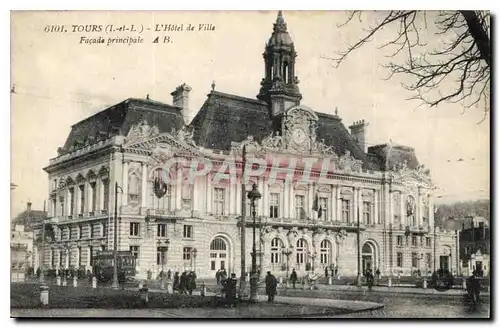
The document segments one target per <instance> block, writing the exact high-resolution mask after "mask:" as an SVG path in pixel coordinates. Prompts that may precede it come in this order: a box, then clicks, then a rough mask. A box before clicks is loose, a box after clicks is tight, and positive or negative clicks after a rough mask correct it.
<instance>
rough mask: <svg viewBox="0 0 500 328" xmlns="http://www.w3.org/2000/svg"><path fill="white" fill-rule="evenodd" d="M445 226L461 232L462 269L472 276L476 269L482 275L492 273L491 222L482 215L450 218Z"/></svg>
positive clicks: (445, 222) (462, 271)
mask: <svg viewBox="0 0 500 328" xmlns="http://www.w3.org/2000/svg"><path fill="white" fill-rule="evenodd" d="M443 228H444V229H448V230H455V231H457V232H458V234H459V254H460V271H461V273H462V274H463V275H467V276H470V275H472V273H473V272H474V271H476V272H477V273H478V275H480V276H488V275H489V273H490V251H491V248H490V223H489V220H488V219H486V218H483V217H480V216H468V217H463V218H449V219H447V220H445V221H444V222H443Z"/></svg>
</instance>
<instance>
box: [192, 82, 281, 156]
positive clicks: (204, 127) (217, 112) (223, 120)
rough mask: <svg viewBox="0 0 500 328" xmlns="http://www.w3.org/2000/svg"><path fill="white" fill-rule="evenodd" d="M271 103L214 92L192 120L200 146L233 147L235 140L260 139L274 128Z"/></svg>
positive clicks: (219, 148) (225, 148)
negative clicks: (268, 104) (248, 137)
mask: <svg viewBox="0 0 500 328" xmlns="http://www.w3.org/2000/svg"><path fill="white" fill-rule="evenodd" d="M271 125H272V123H271V120H270V118H269V110H268V107H267V104H266V103H265V102H263V101H260V100H256V99H251V98H245V97H240V96H235V95H231V94H227V93H222V92H218V91H212V92H211V93H210V94H209V95H208V98H207V100H206V101H205V103H204V104H203V106H202V107H201V109H200V111H199V112H198V113H197V114H196V116H195V118H194V119H193V120H192V122H191V126H192V127H193V128H194V136H193V139H194V141H195V142H196V144H197V145H199V146H202V147H205V148H208V149H217V150H230V149H231V141H234V142H241V141H243V140H245V139H246V138H247V136H249V135H253V137H254V139H255V140H257V141H258V142H260V141H262V139H263V138H265V137H267V136H268V135H269V134H270V132H271V130H272V126H271Z"/></svg>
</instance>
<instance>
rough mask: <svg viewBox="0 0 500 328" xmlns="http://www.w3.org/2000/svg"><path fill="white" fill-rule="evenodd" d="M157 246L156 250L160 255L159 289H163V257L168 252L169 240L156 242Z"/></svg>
mask: <svg viewBox="0 0 500 328" xmlns="http://www.w3.org/2000/svg"><path fill="white" fill-rule="evenodd" d="M156 243H157V244H158V250H159V251H160V254H161V274H162V275H161V276H160V279H161V280H160V284H161V287H160V288H161V289H162V288H163V287H164V286H163V282H164V278H163V276H164V275H165V257H166V252H167V251H168V246H170V240H169V239H165V240H164V241H162V240H158V241H157V242H156Z"/></svg>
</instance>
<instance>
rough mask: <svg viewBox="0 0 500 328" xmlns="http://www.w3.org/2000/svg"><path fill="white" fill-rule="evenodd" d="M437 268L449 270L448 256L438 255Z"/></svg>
mask: <svg viewBox="0 0 500 328" xmlns="http://www.w3.org/2000/svg"><path fill="white" fill-rule="evenodd" d="M439 268H440V269H442V270H445V271H446V270H450V261H449V257H448V256H446V255H444V256H443V255H442V256H440V257H439Z"/></svg>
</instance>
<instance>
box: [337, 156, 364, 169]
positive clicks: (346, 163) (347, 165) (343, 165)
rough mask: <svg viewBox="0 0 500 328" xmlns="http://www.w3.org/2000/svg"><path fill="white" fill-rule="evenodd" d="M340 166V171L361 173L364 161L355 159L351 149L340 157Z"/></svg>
mask: <svg viewBox="0 0 500 328" xmlns="http://www.w3.org/2000/svg"><path fill="white" fill-rule="evenodd" d="M338 168H339V170H340V171H343V172H346V173H349V172H354V173H359V172H361V170H362V168H363V161H361V160H359V159H355V158H354V157H353V156H352V155H351V152H350V151H349V150H346V152H345V154H344V155H342V156H341V157H340V158H339V161H338Z"/></svg>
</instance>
